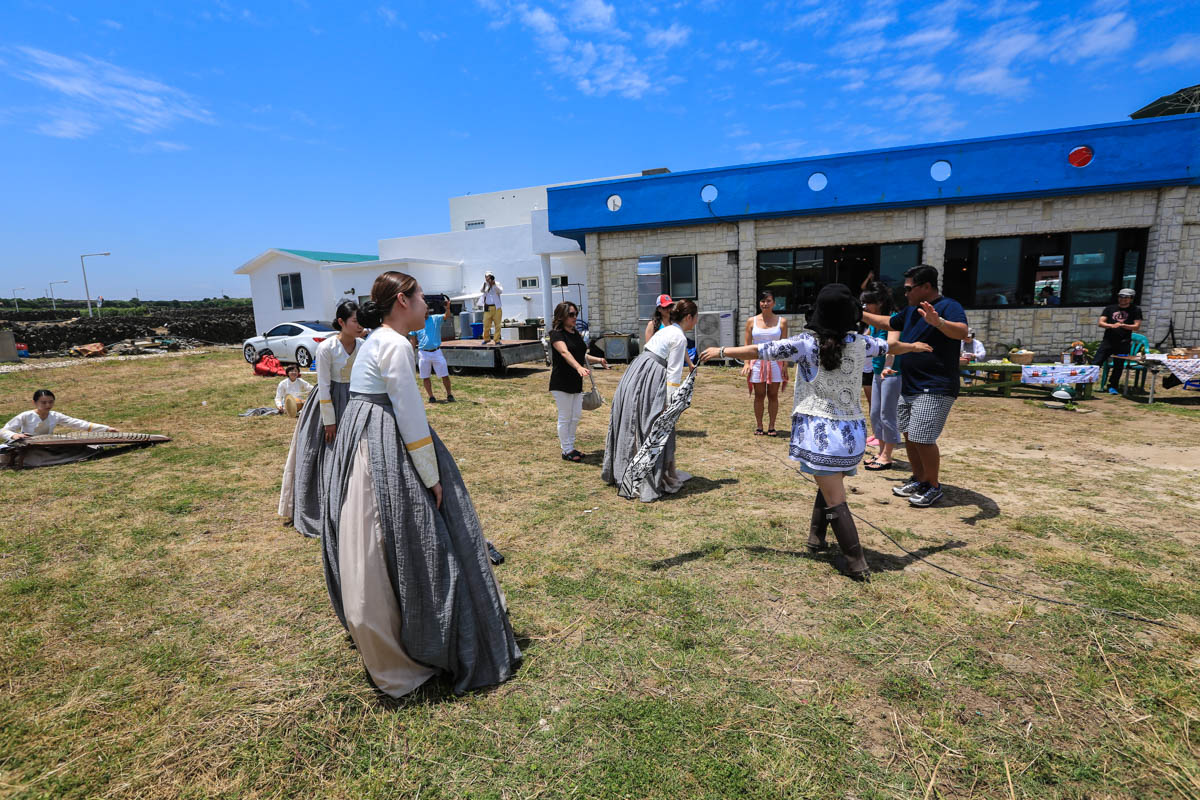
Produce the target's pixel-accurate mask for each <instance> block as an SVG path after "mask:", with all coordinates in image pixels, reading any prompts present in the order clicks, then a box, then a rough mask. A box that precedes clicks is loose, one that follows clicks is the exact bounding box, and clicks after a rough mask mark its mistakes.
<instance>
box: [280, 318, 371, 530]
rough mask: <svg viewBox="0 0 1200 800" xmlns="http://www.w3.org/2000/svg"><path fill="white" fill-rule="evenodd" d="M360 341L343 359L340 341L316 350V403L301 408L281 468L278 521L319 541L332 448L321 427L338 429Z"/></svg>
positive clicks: (331, 340) (333, 338) (332, 339)
mask: <svg viewBox="0 0 1200 800" xmlns="http://www.w3.org/2000/svg"><path fill="white" fill-rule="evenodd" d="M363 341H364V340H363V339H356V340H355V344H354V350H353V351H352V352H349V353H347V352H346V348H345V347H344V346H343V345H342V342H341V339H340V338H339V337H337V336H331V337H329V338H328V339H326V340H325V341H323V342H321V343H320V344H319V345H317V354H316V356H315V361H316V366H317V400H318V402H316V403H313V402H308V403H305V404H304V408H303V410H301V412H300V419H299V420H298V421H297V422H296V430H295V431H294V432H293V433H292V445H291V447H289V448H288V454H287V460H286V461H285V462H284V464H283V485H282V486H281V487H280V489H279V516H281V517H283V518H284V519H290V520H292V523H293V524H294V525H295V526H296V530H297V531H299V532H300V533H302V534H304V535H305V536H308V537H310V538H313V539H317V538H320V536H321V525H322V520H323V518H324V503H325V499H326V495H327V492H328V488H327V483H328V480H327V479H328V473H329V471H328V464H327V461H328V454H329V453H330V452H331V451H332V450H333V444H332V443H330V444H326V443H325V426H326V425H337V424H338V420H339V419H341V416H342V412H343V411H344V410H345V408H346V403H347V402H348V401H349V399H350V371H351V369H353V367H354V360H355V359H356V358H357V357H358V351H359V350H361V349H362V345H363Z"/></svg>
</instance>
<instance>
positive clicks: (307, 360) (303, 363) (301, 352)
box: [296, 347, 312, 369]
mask: <svg viewBox="0 0 1200 800" xmlns="http://www.w3.org/2000/svg"><path fill="white" fill-rule="evenodd" d="M296 363H297V364H299V365H300V369H308V365H309V364H311V363H312V353H310V352H308V350H306V349H305V348H303V347H297V348H296Z"/></svg>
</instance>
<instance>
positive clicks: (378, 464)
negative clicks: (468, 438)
mask: <svg viewBox="0 0 1200 800" xmlns="http://www.w3.org/2000/svg"><path fill="white" fill-rule="evenodd" d="M358 320H359V322H360V323H361V324H363V325H365V326H367V327H369V328H372V329H373V330H372V333H371V335H370V337H368V338H367V340H366V341H365V342H364V343H363V344H362V345H360V350H361V352H360V353H359V354H358V357H357V358H356V359H355V361H354V368H353V370H352V371H351V373H350V400H349V402H348V403H347V404H346V410H345V412H343V414H342V417H341V420H340V421H339V423H338V427H337V437H336V438H335V439H334V444H333V452H332V453H330V455H329V459H330V464H331V466H330V470H329V499H328V502H327V503H326V509H327V510H326V514H325V525H324V530H323V533H322V539H323V543H322V544H323V552H324V559H325V583H326V585H327V587H328V589H329V598H330V600H331V601H332V602H333V608H334V612H335V613H336V614H337V615H338V618H339V619H340V620H341V621H342V624H343V625H345V626H346V630H347V631H349V633H350V637H351V638H352V639H353V640H354V644H355V645H356V646H357V648H358V652H359V655H361V656H362V660H363V664H364V665H365V666H366V668H367V673H368V674H369V675H370V676H371V680H372V681H373V682H374V684H375V686H376V687H378V688H379V689H380V690H381V691H383V692H385V693H386V694H388V695H391V696H392V697H400V696H402V695H405V694H408V693H409V692H411V691H413V690H414V689H416V688H417V687H418V686H420V685H421V684H422V683H424V682H425V681H426V680H428V679H429V678H430V677H432V676H433V675H436V674H439V673H445V674H448V675H449V676H450V678H451V680H452V681H453V686H454V691H455V692H457V693H462V692H467V691H470V690H472V689H478V688H481V687H484V686H491V685H494V684H497V683H500V682H502V681H505V680H508V678H509V677H511V676H512V674H513V671H514V669H515V668H516V665H517V662H518V661H519V660H520V658H521V651H520V650H519V649H517V643H516V641H515V640H514V638H513V632H512V627H511V625H509V621H508V616H507V613H506V609H505V605H504V596H503V595H502V594H501V592H500V587H499V586H498V585H497V583H496V579H495V576H494V575H493V574H492V568H491V565H490V564H489V563H488V554H487V550H486V544H485V542H484V538H483V530H482V528H481V527H480V524H479V517H478V516H477V515H476V513H475V507H474V506H473V505H472V504H471V497H470V495H469V494H468V492H467V487H466V486H465V485H464V484H463V480H462V476H461V475H460V474H459V471H458V467H457V465H456V464H455V463H454V458H453V457H452V456H451V455H450V453H449V451H447V450H446V447H445V445H443V444H442V441H441V439H439V438H438V436H437V434H436V433H434V432H433V431H432V430H431V429H430V427H429V422H428V420H427V419H426V417H425V404H424V403H423V402H421V393H420V391H419V390H418V389H417V380H416V376H415V375H414V374H413V373H414V367H415V358H414V355H413V347H412V344H411V343H410V342H409V340H408V337H407V336H405V333H406V332H407V331H411V330H416V329H417V328H419V327H420V326H421V325H422V324H423V323H424V320H425V297H424V294H423V293H422V292H421V287H420V286H419V285H418V284H417V282H416V280H414V279H413V278H412V276H410V275H405V274H404V273H402V272H385V273H383V274H382V275H380V276H379V277H378V278H376V279H375V284H374V285H373V286H372V287H371V299H370V300H368V301H366V302H364V303H363V304H362V306H361V307H360V308H359V310H358Z"/></svg>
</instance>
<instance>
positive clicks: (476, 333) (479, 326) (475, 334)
mask: <svg viewBox="0 0 1200 800" xmlns="http://www.w3.org/2000/svg"><path fill="white" fill-rule="evenodd" d="M471 338H472V339H482V338H483V323H482V322H472V323H471Z"/></svg>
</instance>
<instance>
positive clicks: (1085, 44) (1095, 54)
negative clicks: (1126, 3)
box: [1053, 13, 1137, 64]
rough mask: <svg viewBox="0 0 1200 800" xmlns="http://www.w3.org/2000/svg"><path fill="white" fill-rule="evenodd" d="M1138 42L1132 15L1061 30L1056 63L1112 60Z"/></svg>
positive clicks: (1109, 18)
mask: <svg viewBox="0 0 1200 800" xmlns="http://www.w3.org/2000/svg"><path fill="white" fill-rule="evenodd" d="M1136 38H1137V24H1136V23H1135V22H1134V21H1133V20H1132V19H1130V18H1129V16H1128V15H1126V14H1123V13H1117V14H1107V15H1105V16H1103V17H1098V18H1096V19H1093V20H1088V21H1087V22H1083V23H1080V24H1076V25H1068V26H1066V27H1064V28H1062V29H1060V30H1059V31H1058V32H1057V33H1056V34H1055V37H1054V45H1053V46H1054V48H1055V51H1056V52H1055V54H1054V60H1055V61H1065V62H1067V63H1068V64H1074V63H1076V62H1077V61H1082V60H1084V59H1107V58H1112V57H1113V56H1116V55H1117V54H1119V53H1122V52H1124V51H1126V50H1128V49H1129V48H1130V47H1132V46H1133V41H1134V39H1136Z"/></svg>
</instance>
